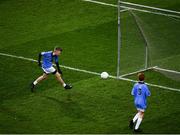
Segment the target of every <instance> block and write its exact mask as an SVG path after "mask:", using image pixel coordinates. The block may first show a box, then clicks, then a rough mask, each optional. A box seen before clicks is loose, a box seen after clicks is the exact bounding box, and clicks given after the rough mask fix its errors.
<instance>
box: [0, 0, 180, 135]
mask: <svg viewBox="0 0 180 135" xmlns="http://www.w3.org/2000/svg"><path fill="white" fill-rule="evenodd" d="M126 2H133V3H138V4H143V5H147V6H151V7H159V8H162V9H168V10H173V11H177V12H179V11H180V1H179V0H171V1H169V0H151V1H147V0H126ZM102 3H106V4H102ZM107 3H108V4H107ZM114 5H115V6H114ZM116 5H117V1H115V0H99V3H93V2H90V1H85V0H41V1H38V0H27V1H26V0H1V1H0V61H1V66H0V76H1V77H0V98H1V100H0V133H1V134H10V133H19V134H20V133H25V134H28V133H40V134H43V133H62V134H85V133H90V134H120V133H123V134H131V133H132V130H130V129H129V127H128V124H129V120H130V119H132V118H133V116H134V114H135V112H136V109H135V107H134V104H133V97H132V96H131V94H130V93H131V90H132V87H133V85H134V81H135V80H137V75H136V74H132V75H130V76H127V77H125V78H124V79H119V80H118V79H116V78H115V76H116V68H117V40H118V36H117V34H118V31H117V7H116ZM122 10H123V9H122ZM133 12H134V13H135V14H136V15H137V16H138V19H139V22H140V24H141V25H142V27H143V30H144V32H145V34H146V36H147V39H148V43H149V44H150V48H149V49H150V53H151V55H150V57H149V66H150V67H151V66H160V67H163V68H165V69H172V70H173V71H175V72H178V74H179V72H180V41H179V35H180V18H178V17H177V18H176V17H175V18H174V17H171V16H168V15H167V14H165V13H164V12H163V14H165V15H158V14H154V13H146V12H140V11H133ZM176 15H178V14H176ZM179 16H180V15H179ZM121 28H122V48H121V64H120V73H121V74H126V73H131V72H134V71H137V70H139V69H141V68H143V67H144V47H142V46H143V45H144V42H143V38H142V36H141V34H140V32H139V29H138V27H137V25H136V22H135V20H134V18H133V16H132V14H131V12H130V11H128V10H125V11H123V12H121ZM55 46H60V47H62V48H63V53H62V55H61V56H60V61H59V62H60V65H61V66H62V71H63V78H64V80H65V81H66V82H67V83H70V84H72V85H73V89H72V90H70V91H66V90H64V88H63V87H61V86H60V85H59V83H58V82H57V81H56V80H55V77H54V76H53V75H51V76H49V78H48V79H47V80H45V81H44V82H42V83H41V84H39V85H38V86H37V87H36V92H35V93H31V91H30V83H31V82H32V81H33V80H34V79H36V78H37V77H38V76H39V75H41V74H42V70H41V68H39V67H38V65H37V62H36V61H34V60H37V58H38V54H39V53H40V52H42V51H49V50H53V48H54V47H55ZM28 58H29V59H28ZM103 71H106V72H108V73H109V74H110V75H111V76H110V78H108V79H107V80H103V79H101V78H100V75H99V74H100V73H101V72H103ZM145 75H146V82H147V83H148V84H150V85H149V88H150V90H151V93H152V95H151V97H150V98H149V99H148V109H147V111H146V112H145V118H144V120H143V122H142V125H141V128H142V129H143V132H142V133H152V134H155V133H156V134H161V133H164V134H169V133H171V134H180V126H179V123H180V100H179V98H180V77H179V75H177V74H176V75H174V74H173V75H172V74H167V73H164V72H157V71H155V70H153V69H152V70H148V71H146V72H145Z"/></svg>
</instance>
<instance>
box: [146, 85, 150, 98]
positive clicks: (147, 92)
mask: <svg viewBox="0 0 180 135" xmlns="http://www.w3.org/2000/svg"><path fill="white" fill-rule="evenodd" d="M146 96H151V92H150V90H149V88H148V86H146Z"/></svg>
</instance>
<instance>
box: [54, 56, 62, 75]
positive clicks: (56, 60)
mask: <svg viewBox="0 0 180 135" xmlns="http://www.w3.org/2000/svg"><path fill="white" fill-rule="evenodd" d="M55 64H56V67H57V71H58V72H59V73H60V74H61V75H62V71H61V69H60V66H59V62H58V57H55Z"/></svg>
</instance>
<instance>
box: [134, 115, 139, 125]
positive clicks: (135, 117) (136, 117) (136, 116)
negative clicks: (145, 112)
mask: <svg viewBox="0 0 180 135" xmlns="http://www.w3.org/2000/svg"><path fill="white" fill-rule="evenodd" d="M138 117H139V113H137V114H136V115H135V116H134V118H133V123H135V122H136V120H137V119H138Z"/></svg>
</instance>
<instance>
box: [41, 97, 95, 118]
mask: <svg viewBox="0 0 180 135" xmlns="http://www.w3.org/2000/svg"><path fill="white" fill-rule="evenodd" d="M43 97H44V98H46V99H47V100H50V101H53V102H54V103H57V104H58V105H59V107H58V108H57V109H59V111H60V112H61V114H63V115H64V116H66V117H72V118H75V119H86V120H88V121H93V118H92V117H90V116H87V115H86V114H88V112H86V111H85V110H83V109H82V108H81V106H80V105H79V104H78V103H77V102H75V101H72V100H71V98H70V97H69V95H68V96H67V99H65V100H63V101H61V100H58V99H56V98H54V97H50V96H43Z"/></svg>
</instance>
